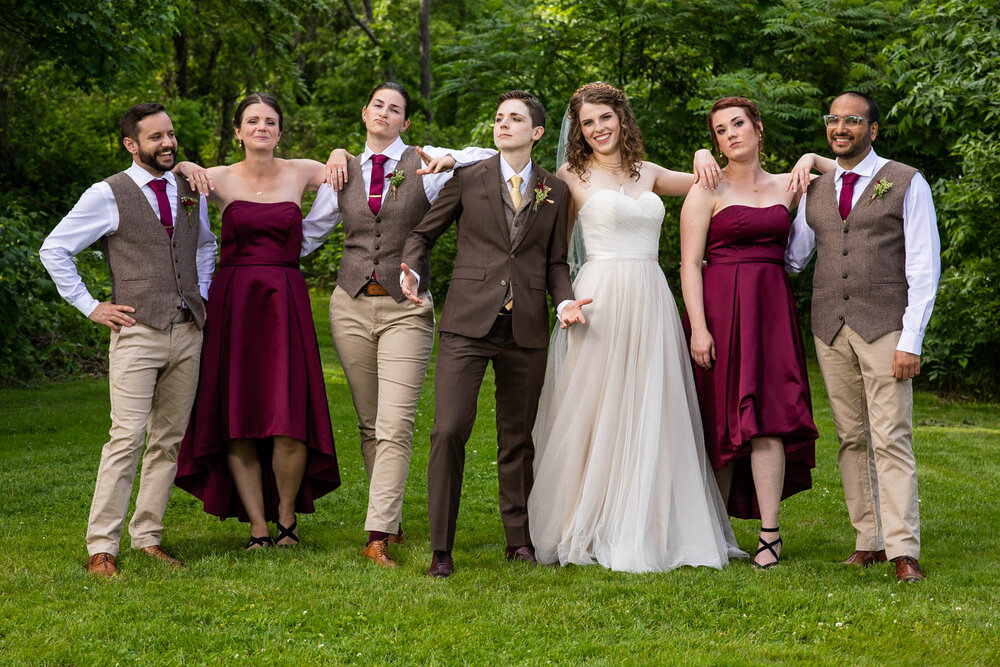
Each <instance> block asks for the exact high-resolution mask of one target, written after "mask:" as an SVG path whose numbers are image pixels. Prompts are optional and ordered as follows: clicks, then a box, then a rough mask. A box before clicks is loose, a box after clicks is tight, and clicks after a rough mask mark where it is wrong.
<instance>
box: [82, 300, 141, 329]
mask: <svg viewBox="0 0 1000 667" xmlns="http://www.w3.org/2000/svg"><path fill="white" fill-rule="evenodd" d="M134 312H135V308H133V307H132V306H119V305H118V304H115V303H111V302H110V301H102V302H101V303H99V304H97V308H94V311H93V312H92V313H91V314H90V315H88V317H90V319H92V320H93V321H95V322H97V323H98V324H102V325H104V326H106V327H108V328H109V329H111V330H112V331H114V332H115V333H118V332H119V331H121V330H122V327H130V326H132V325H133V324H135V318H133V317H129V315H128V313H134Z"/></svg>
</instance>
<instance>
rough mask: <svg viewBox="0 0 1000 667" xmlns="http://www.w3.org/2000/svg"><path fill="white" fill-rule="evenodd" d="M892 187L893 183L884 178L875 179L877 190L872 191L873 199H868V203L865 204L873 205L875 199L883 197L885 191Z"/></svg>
mask: <svg viewBox="0 0 1000 667" xmlns="http://www.w3.org/2000/svg"><path fill="white" fill-rule="evenodd" d="M891 189H892V183H890V182H889V181H887V180H885V179H884V178H881V179H879V180H877V181H875V191H874V192H872V196H871V199H869V200H868V203H867V204H865V206H871V205H872V202H873V201H875V200H876V199H881V198H882V197H884V196H885V193H886V192H888V191H889V190H891Z"/></svg>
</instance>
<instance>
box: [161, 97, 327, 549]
mask: <svg viewBox="0 0 1000 667" xmlns="http://www.w3.org/2000/svg"><path fill="white" fill-rule="evenodd" d="M234 124H235V130H236V137H237V138H238V139H239V140H240V144H241V145H242V146H243V147H244V150H245V151H246V156H245V159H244V160H243V161H241V162H237V163H235V164H233V165H229V166H220V167H213V168H211V169H209V170H208V176H209V177H210V178H211V180H212V182H213V184H214V186H215V189H214V190H213V191H212V193H211V198H212V200H213V201H214V202H215V203H216V205H218V206H219V207H220V208H221V209H222V252H221V257H220V261H219V268H218V271H217V273H216V274H215V279H214V280H213V282H212V287H211V289H210V291H209V298H208V316H207V323H206V327H205V343H204V348H203V350H202V360H201V375H200V380H199V385H198V396H197V399H196V400H195V407H194V411H193V413H192V415H191V422H190V424H189V426H188V432H187V435H186V437H185V438H184V441H183V443H182V444H181V449H180V454H179V455H178V470H177V478H176V483H177V486H179V487H181V488H182V489H184V490H186V491H189V492H190V493H192V494H194V495H195V496H197V497H198V498H200V499H201V500H202V501H203V503H204V507H205V511H206V512H208V513H209V514H214V515H216V516H218V517H219V518H221V519H225V518H226V517H231V516H235V517H238V518H239V519H240V520H241V521H249V522H250V530H251V537H250V542H249V543H248V544H247V549H253V548H260V547H266V546H271V545H272V544H274V543H275V541H276V542H277V544H279V545H282V546H291V545H293V544H295V543H297V542H298V541H299V538H298V532H297V521H296V518H295V514H296V512H299V513H309V512H312V511H314V506H313V501H314V500H315V499H316V498H319V497H320V496H322V495H324V494H326V493H329V492H330V491H332V490H333V489H335V488H336V487H337V486H339V485H340V474H339V471H338V467H337V455H336V451H335V449H334V443H333V433H332V430H331V428H330V412H329V407H328V405H327V402H326V388H325V385H324V381H323V370H322V367H321V365H320V359H319V347H318V345H317V342H316V329H315V327H314V326H313V319H312V311H311V309H310V305H309V293H308V290H307V289H306V284H305V281H304V279H303V277H302V274H301V272H300V271H299V268H298V260H299V253H300V249H301V246H302V211H301V209H300V208H299V206H300V202H301V200H302V193H303V192H304V191H305V190H315V189H317V188H318V187H319V186H320V185H322V183H323V181H324V179H325V177H326V167H325V165H323V164H321V163H319V162H315V161H312V160H283V159H279V158H276V157H274V148H275V146H276V145H277V143H278V140H279V138H280V137H281V124H282V115H281V108H280V107H279V106H278V102H277V100H275V99H274V98H273V97H271V96H270V95H267V94H264V93H255V94H252V95H249V96H248V97H247V98H246V99H244V100H243V101H242V102H240V104H239V106H238V107H237V109H236V114H235V119H234ZM268 521H274V522H275V525H276V527H277V531H278V532H277V537H276V540H272V539H271V536H270V534H269V531H268V526H267V522H268Z"/></svg>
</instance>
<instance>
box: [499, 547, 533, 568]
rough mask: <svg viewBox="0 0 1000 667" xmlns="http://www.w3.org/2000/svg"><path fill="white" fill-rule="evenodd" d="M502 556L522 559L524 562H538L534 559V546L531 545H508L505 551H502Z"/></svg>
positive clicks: (512, 559)
mask: <svg viewBox="0 0 1000 667" xmlns="http://www.w3.org/2000/svg"><path fill="white" fill-rule="evenodd" d="M504 558H506V559H507V560H509V561H514V560H523V561H524V562H526V563H532V564H536V563H538V561H537V560H535V548H534V547H532V546H523V547H512V546H510V545H508V546H507V551H506V552H505V553H504Z"/></svg>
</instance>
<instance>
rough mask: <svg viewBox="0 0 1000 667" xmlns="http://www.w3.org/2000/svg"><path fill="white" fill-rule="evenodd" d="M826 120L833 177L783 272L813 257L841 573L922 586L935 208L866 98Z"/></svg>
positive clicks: (809, 198) (814, 198) (798, 221)
mask: <svg viewBox="0 0 1000 667" xmlns="http://www.w3.org/2000/svg"><path fill="white" fill-rule="evenodd" d="M823 120H824V122H825V124H826V137H827V140H828V141H829V143H830V148H831V149H833V153H834V155H836V156H837V167H836V169H835V170H833V171H831V172H828V173H826V174H824V175H823V176H820V177H819V178H817V179H815V180H814V181H813V182H812V183H811V184H810V185H809V189H808V191H807V194H806V195H803V201H802V202H800V203H799V208H798V212H797V214H796V217H795V222H794V223H793V226H792V234H791V237H790V239H789V243H788V250H787V253H786V255H785V261H786V263H787V264H788V266H789V269H790V270H792V271H799V270H801V269H802V268H803V267H804V266H805V265H806V264H807V263H808V261H809V258H810V257H811V256H812V253H813V251H814V250H815V252H816V271H815V275H814V277H813V297H812V330H813V334H814V335H815V339H816V356H817V357H818V358H819V365H820V370H821V371H822V372H823V379H824V381H825V383H826V390H827V393H828V394H829V396H830V408H831V410H832V412H833V421H834V425H835V427H836V429H837V439H838V440H839V442H840V451H839V453H838V457H837V460H838V463H839V464H840V475H841V479H842V481H843V484H844V496H845V500H846V501H847V511H848V514H849V515H850V518H851V523H852V524H853V525H854V529H855V531H856V540H855V551H854V553H853V554H852V555H851V557H850V558H848V559H847V561H846V563H847V564H849V565H858V566H861V567H868V566H871V565H874V564H875V563H884V562H885V561H886V559H888V560H891V561H892V562H893V563H894V564H895V566H896V578H897V579H898V580H899V581H908V582H914V581H922V580H923V579H924V573H923V572H922V571H921V569H920V565H919V563H918V558H919V557H920V521H919V512H918V507H917V474H916V462H915V460H914V456H913V448H912V446H911V439H912V434H913V390H912V384H911V383H912V378H913V377H914V376H916V375H917V374H918V373H920V347H921V344H922V342H923V337H924V330H925V328H926V327H927V321H928V320H929V319H930V316H931V309H932V308H933V307H934V296H935V293H936V292H937V283H938V278H939V276H940V274H941V258H940V255H941V242H940V239H939V238H938V231H937V219H936V215H935V212H934V202H933V201H932V200H931V191H930V187H929V186H928V185H927V181H926V180H924V177H923V176H922V175H921V173H920V172H919V171H917V170H916V169H914V168H913V167H909V166H906V165H904V164H901V163H899V162H893V161H892V160H886V159H885V158H881V157H879V156H878V155H876V154H875V151H874V150H872V141H874V140H875V137H876V135H877V134H878V121H879V109H878V105H877V104H876V103H875V101H874V100H872V99H871V98H870V97H868V96H867V95H864V94H863V93H857V92H847V93H843V94H841V95H840V96H839V97H837V98H836V99H835V100H834V101H833V104H831V105H830V113H829V114H828V115H826V116H824V117H823Z"/></svg>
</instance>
